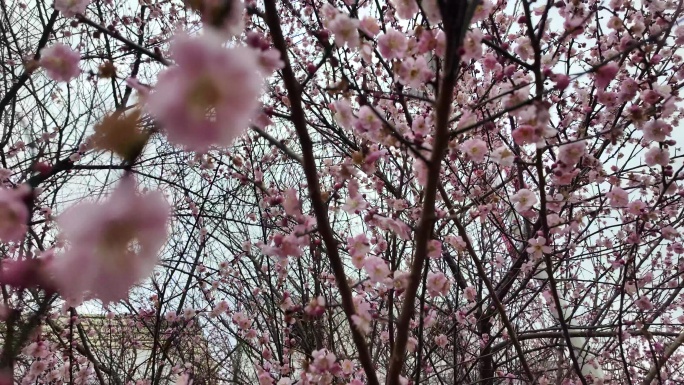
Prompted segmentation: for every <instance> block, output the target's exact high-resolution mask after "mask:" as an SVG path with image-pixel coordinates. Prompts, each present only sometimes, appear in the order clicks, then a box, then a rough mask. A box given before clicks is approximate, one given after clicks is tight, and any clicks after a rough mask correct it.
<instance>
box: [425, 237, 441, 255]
mask: <svg viewBox="0 0 684 385" xmlns="http://www.w3.org/2000/svg"><path fill="white" fill-rule="evenodd" d="M427 251H428V258H431V259H439V258H442V242H440V241H439V240H437V239H431V240H430V241H429V242H428V249H427Z"/></svg>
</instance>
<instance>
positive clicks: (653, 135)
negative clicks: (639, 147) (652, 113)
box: [641, 119, 672, 142]
mask: <svg viewBox="0 0 684 385" xmlns="http://www.w3.org/2000/svg"><path fill="white" fill-rule="evenodd" d="M641 130H642V131H643V134H644V140H647V141H654V142H664V141H665V139H667V137H668V136H669V135H670V134H671V133H672V126H671V125H669V124H667V123H665V122H664V121H662V120H660V119H656V120H650V121H648V122H646V124H644V126H643V127H642V128H641Z"/></svg>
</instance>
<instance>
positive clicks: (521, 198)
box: [511, 189, 537, 212]
mask: <svg viewBox="0 0 684 385" xmlns="http://www.w3.org/2000/svg"><path fill="white" fill-rule="evenodd" d="M511 202H513V203H514V204H515V210H516V211H518V212H523V211H527V210H529V209H531V208H532V206H534V205H535V203H537V196H536V195H535V194H534V192H532V191H530V190H528V189H520V190H519V191H518V192H517V193H515V194H514V195H513V196H512V197H511Z"/></svg>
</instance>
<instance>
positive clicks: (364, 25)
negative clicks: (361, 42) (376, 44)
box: [359, 16, 380, 37]
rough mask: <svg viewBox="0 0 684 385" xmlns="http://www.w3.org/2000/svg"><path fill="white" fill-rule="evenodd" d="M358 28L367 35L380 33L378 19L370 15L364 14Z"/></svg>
mask: <svg viewBox="0 0 684 385" xmlns="http://www.w3.org/2000/svg"><path fill="white" fill-rule="evenodd" d="M359 29H360V30H362V31H363V32H365V33H366V34H367V35H368V36H370V37H374V36H375V35H377V34H379V33H380V26H379V25H378V21H377V20H376V19H375V18H374V17H371V16H366V17H364V18H363V19H361V20H360V21H359Z"/></svg>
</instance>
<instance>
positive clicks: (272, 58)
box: [259, 48, 285, 75]
mask: <svg viewBox="0 0 684 385" xmlns="http://www.w3.org/2000/svg"><path fill="white" fill-rule="evenodd" d="M259 65H260V66H261V70H262V72H263V73H264V75H270V74H272V73H273V72H275V71H277V70H279V69H281V68H283V67H285V62H284V61H283V60H282V59H281V55H280V51H278V50H277V49H273V48H271V49H267V50H265V51H261V52H260V53H259Z"/></svg>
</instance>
